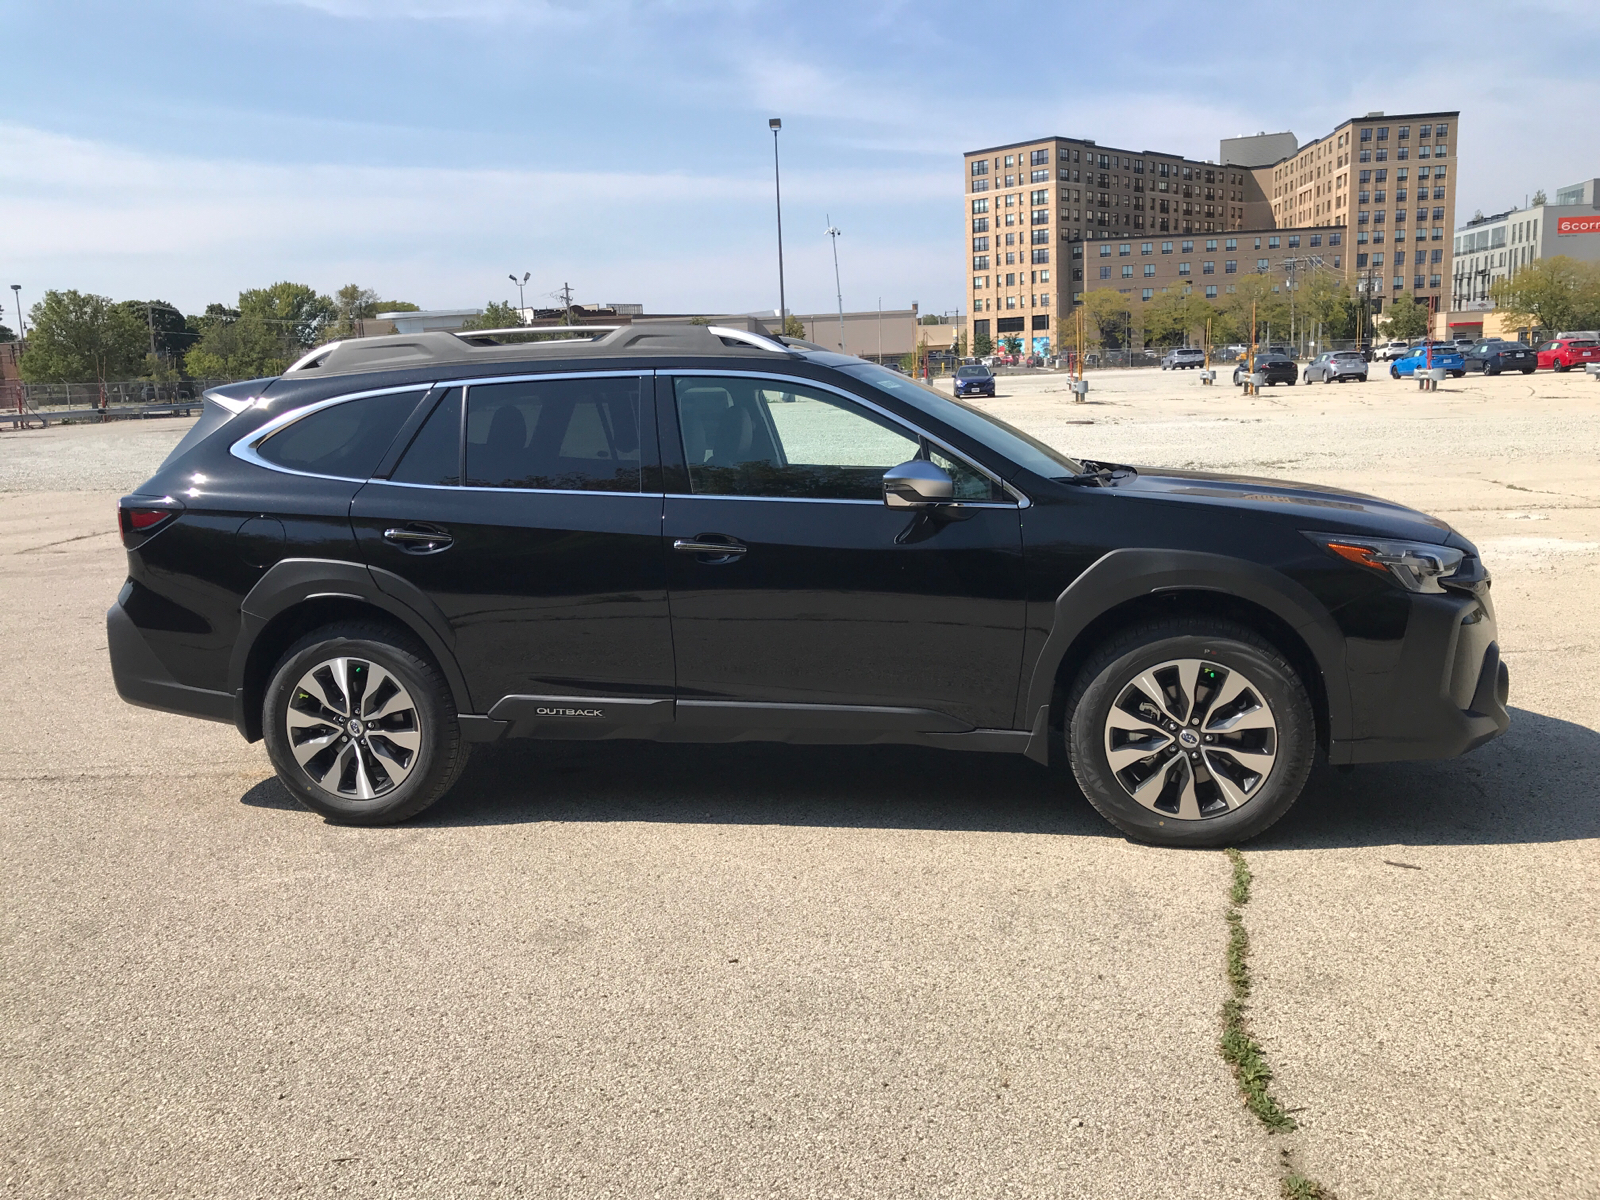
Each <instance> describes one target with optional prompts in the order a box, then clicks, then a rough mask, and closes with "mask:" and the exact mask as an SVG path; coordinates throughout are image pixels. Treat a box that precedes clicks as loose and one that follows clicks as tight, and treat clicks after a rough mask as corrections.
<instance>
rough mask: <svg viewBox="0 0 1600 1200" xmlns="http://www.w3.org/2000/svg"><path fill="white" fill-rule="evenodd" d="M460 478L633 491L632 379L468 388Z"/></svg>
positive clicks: (635, 412) (635, 422)
mask: <svg viewBox="0 0 1600 1200" xmlns="http://www.w3.org/2000/svg"><path fill="white" fill-rule="evenodd" d="M467 484H468V486H471V487H509V488H552V489H563V490H569V491H585V492H637V491H638V490H639V377H638V376H627V377H621V378H613V379H545V380H540V379H529V380H523V381H520V382H517V383H492V384H485V385H481V386H477V387H472V388H469V389H468V391H467Z"/></svg>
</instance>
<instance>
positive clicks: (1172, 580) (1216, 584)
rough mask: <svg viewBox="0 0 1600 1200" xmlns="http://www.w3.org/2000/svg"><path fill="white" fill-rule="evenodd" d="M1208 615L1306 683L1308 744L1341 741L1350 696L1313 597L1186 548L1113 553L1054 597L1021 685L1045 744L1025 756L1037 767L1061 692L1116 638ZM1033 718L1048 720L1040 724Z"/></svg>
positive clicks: (1055, 732)
mask: <svg viewBox="0 0 1600 1200" xmlns="http://www.w3.org/2000/svg"><path fill="white" fill-rule="evenodd" d="M1178 615H1199V616H1214V617H1218V618H1221V619H1225V620H1234V621H1238V622H1239V623H1241V624H1244V625H1247V626H1249V627H1250V628H1252V629H1255V630H1257V631H1258V632H1260V633H1261V634H1262V636H1264V637H1266V638H1267V639H1268V640H1269V641H1270V642H1271V643H1272V644H1273V645H1274V646H1275V647H1277V649H1278V650H1279V652H1280V653H1282V654H1283V656H1284V657H1285V658H1287V659H1288V660H1289V662H1290V664H1291V665H1292V666H1293V667H1294V668H1295V670H1296V672H1297V673H1298V674H1299V676H1300V678H1301V681H1302V682H1303V683H1304V684H1305V688H1306V692H1307V694H1308V695H1309V696H1310V698H1311V704H1312V709H1313V711H1314V713H1315V716H1316V722H1317V740H1318V742H1319V744H1321V745H1322V747H1323V749H1324V750H1326V748H1327V746H1328V743H1329V740H1330V738H1331V739H1339V738H1342V737H1345V736H1347V735H1348V730H1349V725H1350V695H1349V686H1348V683H1347V682H1346V679H1345V670H1344V639H1343V637H1342V635H1341V634H1340V633H1339V630H1338V627H1337V626H1336V625H1335V624H1334V622H1333V619H1332V618H1331V617H1330V616H1329V615H1328V614H1327V612H1326V611H1325V610H1324V609H1323V608H1322V606H1321V605H1320V604H1319V603H1318V602H1317V601H1316V599H1315V598H1314V597H1313V596H1312V595H1311V594H1310V593H1309V592H1307V591H1306V590H1305V589H1304V588H1303V587H1301V586H1300V585H1299V584H1297V583H1295V582H1294V581H1293V580H1291V579H1288V578H1287V577H1285V576H1283V575H1281V574H1279V573H1278V572H1275V571H1271V570H1269V569H1268V568H1266V567H1263V566H1261V565H1260V564H1259V563H1252V562H1248V561H1246V560H1243V559H1234V558H1229V557H1227V556H1224V555H1216V554H1205V553H1201V552H1196V551H1185V550H1114V551H1111V552H1110V553H1109V554H1106V555H1104V556H1103V557H1102V558H1100V559H1099V560H1098V561H1096V562H1095V563H1094V565H1092V566H1091V567H1090V568H1089V569H1088V570H1087V571H1085V572H1084V573H1083V574H1082V575H1080V576H1079V577H1078V578H1077V579H1075V580H1074V581H1073V582H1072V584H1071V585H1070V586H1069V587H1067V588H1066V589H1065V590H1064V591H1063V592H1062V593H1061V595H1060V596H1058V597H1057V598H1056V603H1055V619H1054V621H1053V623H1052V626H1051V630H1050V634H1049V636H1048V637H1047V638H1046V640H1045V644H1044V647H1043V649H1042V650H1041V651H1040V654H1039V657H1038V659H1037V660H1036V661H1035V663H1034V667H1033V671H1032V675H1031V677H1030V679H1029V680H1028V683H1027V699H1026V701H1025V707H1024V709H1023V715H1024V717H1025V718H1026V720H1027V722H1028V724H1029V725H1030V726H1032V727H1033V728H1035V729H1040V730H1042V729H1048V730H1050V731H1051V735H1050V737H1049V738H1048V739H1046V738H1042V737H1035V738H1033V739H1032V740H1031V741H1030V743H1029V748H1028V755H1029V757H1031V758H1034V759H1036V760H1037V761H1040V762H1044V761H1046V759H1047V757H1048V746H1049V745H1050V744H1051V743H1053V742H1054V740H1055V738H1056V737H1059V735H1060V730H1061V721H1062V719H1063V716H1064V702H1065V698H1066V690H1067V688H1068V687H1069V686H1070V685H1071V683H1072V680H1073V678H1074V677H1075V676H1076V674H1077V672H1078V670H1079V668H1080V667H1081V666H1082V665H1083V663H1084V662H1085V661H1086V660H1087V659H1088V657H1089V655H1090V654H1092V653H1093V651H1094V648H1095V647H1096V646H1097V645H1099V644H1101V642H1103V641H1104V640H1105V639H1106V638H1107V637H1109V636H1112V635H1113V634H1114V633H1115V632H1116V631H1117V630H1119V629H1123V628H1126V627H1127V626H1128V625H1131V624H1136V623H1138V622H1141V621H1145V620H1150V619H1155V618H1159V617H1164V616H1167V617H1170V616H1178ZM1041 710H1045V711H1047V713H1048V718H1047V721H1041V720H1040V719H1039V717H1040V714H1041Z"/></svg>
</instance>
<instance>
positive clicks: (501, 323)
mask: <svg viewBox="0 0 1600 1200" xmlns="http://www.w3.org/2000/svg"><path fill="white" fill-rule="evenodd" d="M521 324H522V313H521V311H519V310H518V308H517V306H516V305H514V304H502V303H500V301H498V300H491V301H489V303H487V304H485V305H484V306H483V311H482V312H481V313H479V314H478V315H477V316H475V317H468V318H467V319H466V320H465V321H463V322H462V323H461V328H463V329H513V328H515V327H516V326H518V325H521Z"/></svg>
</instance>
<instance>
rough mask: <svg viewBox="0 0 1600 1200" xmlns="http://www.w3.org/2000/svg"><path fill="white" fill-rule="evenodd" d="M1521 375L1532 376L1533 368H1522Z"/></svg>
mask: <svg viewBox="0 0 1600 1200" xmlns="http://www.w3.org/2000/svg"><path fill="white" fill-rule="evenodd" d="M1522 373H1523V374H1524V375H1532V374H1533V368H1532V367H1523V368H1522Z"/></svg>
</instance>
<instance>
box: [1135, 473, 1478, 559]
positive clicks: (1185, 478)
mask: <svg viewBox="0 0 1600 1200" xmlns="http://www.w3.org/2000/svg"><path fill="white" fill-rule="evenodd" d="M1138 472H1139V473H1138V474H1137V475H1134V476H1132V477H1131V478H1121V479H1118V480H1117V481H1116V482H1115V483H1114V484H1113V485H1112V487H1113V489H1114V490H1115V491H1117V492H1120V493H1123V494H1126V495H1130V496H1149V497H1151V498H1152V499H1160V500H1169V501H1178V502H1183V503H1190V504H1210V505H1216V506H1219V507H1222V508H1235V509H1245V510H1248V511H1251V512H1257V513H1261V514H1263V515H1266V514H1272V515H1277V516H1282V517H1284V518H1286V519H1289V520H1293V521H1295V522H1296V523H1297V524H1299V525H1300V526H1302V527H1303V528H1306V529H1324V530H1328V531H1330V532H1334V533H1362V534H1366V535H1367V536H1368V537H1393V538H1409V539H1411V540H1412V541H1418V542H1433V543H1435V544H1439V545H1442V544H1443V543H1444V542H1445V541H1446V540H1447V539H1448V538H1449V537H1450V535H1451V533H1452V532H1453V531H1452V530H1451V528H1450V526H1449V525H1448V524H1446V523H1445V522H1444V521H1441V520H1439V519H1438V518H1437V517H1430V516H1428V515H1427V514H1426V513H1420V512H1418V511H1417V510H1416V509H1414V508H1407V507H1406V506H1405V505H1403V504H1396V503H1394V502H1393V501H1391V500H1380V499H1379V498H1378V497H1376V496H1368V495H1364V494H1363V493H1361V492H1349V491H1345V490H1344V489H1343V488H1333V487H1323V486H1322V485H1321V484H1317V483H1292V482H1290V481H1288V480H1283V479H1261V478H1258V477H1256V476H1252V475H1217V474H1212V473H1210V472H1205V471H1170V470H1166V469H1163V468H1160V467H1140V468H1138Z"/></svg>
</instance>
